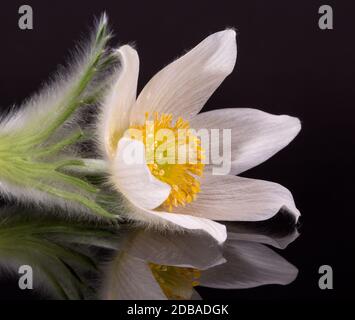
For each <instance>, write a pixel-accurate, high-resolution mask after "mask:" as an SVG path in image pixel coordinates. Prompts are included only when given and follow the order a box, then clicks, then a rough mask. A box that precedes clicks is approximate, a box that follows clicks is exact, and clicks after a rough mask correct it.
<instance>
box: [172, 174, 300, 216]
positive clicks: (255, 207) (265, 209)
mask: <svg viewBox="0 0 355 320" xmlns="http://www.w3.org/2000/svg"><path fill="white" fill-rule="evenodd" d="M280 209H285V210H287V211H288V212H289V213H290V214H293V215H294V219H295V220H296V221H297V219H298V217H299V215H300V212H299V211H298V209H297V208H296V206H295V203H294V200H293V197H292V194H291V192H290V191H289V190H287V189H286V188H285V187H283V186H281V185H279V184H277V183H274V182H270V181H264V180H256V179H248V178H242V177H236V176H229V175H228V176H212V175H206V176H205V177H204V178H203V179H202V181H201V191H200V193H198V195H197V199H196V201H193V202H192V203H190V204H188V205H187V206H186V207H183V208H176V209H174V210H176V211H178V212H181V213H184V214H189V215H192V216H198V217H204V218H208V219H212V220H220V221H261V220H267V219H270V218H271V217H273V216H274V215H276V214H277V213H278V212H279V210H280Z"/></svg>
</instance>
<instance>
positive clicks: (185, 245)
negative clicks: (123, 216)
mask: <svg viewBox="0 0 355 320" xmlns="http://www.w3.org/2000/svg"><path fill="white" fill-rule="evenodd" d="M127 239H128V240H129V242H128V243H127V242H125V247H123V248H122V249H123V250H125V249H126V248H128V250H129V251H128V253H129V254H130V255H131V256H134V257H137V258H140V259H142V260H145V261H150V262H153V263H155V264H160V265H169V266H176V267H189V268H197V269H199V270H203V269H208V268H211V267H213V266H215V265H218V264H221V263H224V262H225V259H224V258H223V256H222V248H221V246H219V245H218V244H217V242H216V241H215V240H214V238H212V237H211V236H209V235H208V234H206V233H193V232H184V233H176V232H169V231H167V232H164V233H162V232H157V231H153V230H142V229H133V230H131V232H129V234H128V237H127Z"/></svg>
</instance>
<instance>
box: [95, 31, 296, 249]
mask: <svg viewBox="0 0 355 320" xmlns="http://www.w3.org/2000/svg"><path fill="white" fill-rule="evenodd" d="M117 54H118V56H119V57H120V61H121V68H120V71H119V73H118V76H117V80H116V82H115V83H114V85H113V86H112V89H111V91H110V92H109V94H108V95H107V97H106V100H105V102H104V103H103V107H102V114H101V117H100V120H99V123H98V133H99V141H100V147H101V149H102V152H103V154H104V155H105V158H106V159H107V161H108V163H109V170H110V181H111V183H112V184H113V185H114V187H115V188H116V190H117V191H118V192H120V193H121V194H122V195H123V196H124V204H125V209H124V210H123V212H122V213H123V214H124V215H125V216H126V217H127V218H128V219H131V220H134V221H139V222H142V223H144V224H146V225H149V226H155V227H157V228H175V229H192V230H203V231H205V232H207V233H209V234H211V235H212V236H213V237H215V238H216V239H217V240H218V241H219V242H223V241H224V240H225V239H226V230H225V227H224V226H223V225H222V224H220V223H217V222H215V221H214V220H221V221H234V220H239V221H259V220H266V219H268V218H270V217H272V216H274V215H275V214H276V213H277V212H278V211H279V210H280V209H285V210H287V211H289V212H290V213H291V214H292V215H293V216H294V218H295V220H297V218H298V216H299V211H298V210H297V208H296V206H295V204H294V200H293V197H292V195H291V193H290V192H289V191H288V190H287V189H286V188H284V187H283V186H281V185H279V184H276V183H273V182H268V181H262V180H254V179H247V178H242V177H238V176H235V175H236V174H240V173H242V172H244V171H246V170H248V169H250V168H252V167H254V166H256V165H258V164H260V163H262V162H263V161H265V160H267V159H268V158H270V157H271V156H272V155H274V154H275V153H276V152H278V151H279V150H281V149H282V148H284V147H285V146H286V145H288V144H289V143H290V141H292V140H293V138H294V137H295V136H296V135H297V134H298V132H299V131H300V128H301V125H300V121H299V120H298V119H297V118H294V117H290V116H287V115H272V114H268V113H265V112H263V111H259V110H255V109H248V108H235V109H223V110H214V111H209V112H203V113H200V111H201V109H202V107H203V106H204V104H205V103H206V101H207V100H208V99H209V97H210V96H211V95H212V94H213V92H214V91H215V90H216V89H217V88H218V87H219V85H220V84H221V83H222V81H223V80H224V79H225V78H226V77H227V76H228V75H229V74H230V73H231V72H232V70H233V68H234V65H235V62H236V57H237V46H236V39H235V31H234V30H231V29H228V30H224V31H221V32H217V33H214V34H212V35H210V36H209V37H207V38H206V39H205V40H203V41H202V42H201V43H200V44H198V45H197V46H196V47H194V48H193V49H192V50H191V51H189V52H187V53H186V54H185V55H183V56H182V57H180V58H179V59H177V60H175V61H174V62H172V63H171V64H169V65H168V66H166V67H165V68H163V69H162V70H161V71H159V72H158V73H157V74H156V75H155V76H154V77H153V78H152V79H151V80H150V81H149V82H148V83H147V84H146V86H145V87H144V89H143V90H142V92H141V93H140V94H139V96H138V98H137V96H136V95H137V81H138V73H139V58H138V54H137V52H136V50H135V49H134V48H132V47H131V46H129V45H124V46H122V47H120V48H119V49H118V50H117ZM146 120H149V121H151V122H152V123H153V124H154V125H155V128H159V129H169V130H171V131H173V132H174V133H175V132H176V130H178V129H179V128H193V129H200V128H206V129H213V128H226V129H231V170H230V173H229V174H228V175H214V174H213V172H212V170H211V165H210V164H206V165H204V164H202V161H198V162H197V163H195V164H190V163H188V164H177V163H176V164H168V165H166V164H165V166H164V165H160V164H159V163H158V162H157V161H155V162H153V163H148V161H142V162H141V163H132V162H131V163H129V161H126V160H125V151H126V150H129V149H132V147H134V149H135V150H136V151H137V150H138V151H137V152H142V153H143V154H145V155H146V154H147V153H146V151H147V150H146V148H147V139H143V140H139V139H135V138H132V137H131V136H130V135H127V132H129V130H132V129H141V130H143V131H144V130H146V129H147V121H146ZM127 130H128V131H127ZM145 138H147V137H146V136H145ZM221 139H222V138H221ZM222 143H223V141H221V144H222ZM153 145H154V146H157V145H159V142H158V141H156V140H154V141H153ZM213 148H214V146H212V147H211V152H213V151H216V150H213ZM201 159H202V157H200V158H198V160H201Z"/></svg>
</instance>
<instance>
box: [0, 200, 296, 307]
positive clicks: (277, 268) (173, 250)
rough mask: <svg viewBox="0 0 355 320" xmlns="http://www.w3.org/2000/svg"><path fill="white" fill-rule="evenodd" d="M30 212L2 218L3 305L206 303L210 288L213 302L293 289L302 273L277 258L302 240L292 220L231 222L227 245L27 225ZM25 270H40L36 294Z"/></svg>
mask: <svg viewBox="0 0 355 320" xmlns="http://www.w3.org/2000/svg"><path fill="white" fill-rule="evenodd" d="M24 210H25V209H19V208H14V207H13V208H10V207H6V208H3V209H2V211H1V216H0V218H1V223H0V235H1V236H0V264H1V267H2V270H1V284H2V285H1V286H0V288H1V291H0V294H1V298H10V299H12V298H34V299H36V298H41V299H118V300H125V299H201V298H202V299H203V298H204V294H203V290H204V288H210V289H209V293H208V295H207V297H208V296H210V295H211V292H213V289H223V290H228V289H247V288H254V287H258V286H263V285H287V284H289V283H291V282H292V281H294V279H295V278H296V277H297V274H298V270H297V268H296V267H295V266H293V265H292V264H291V263H289V262H288V261H286V260H285V259H284V258H283V257H282V256H281V255H280V254H279V253H277V252H276V251H275V250H277V251H280V250H282V249H286V247H287V246H288V245H289V244H290V243H292V242H293V241H294V240H295V239H296V238H297V237H298V235H299V234H298V232H297V230H296V228H295V227H290V226H287V224H285V221H281V223H278V222H277V221H268V222H264V223H262V224H260V223H259V224H255V223H254V224H253V223H228V224H227V230H228V239H227V241H226V243H225V244H224V245H223V246H221V245H219V244H218V243H217V242H216V240H214V239H213V238H211V237H210V236H209V235H208V234H205V233H170V232H164V233H163V232H156V231H154V230H144V229H140V228H137V227H133V226H130V225H127V224H124V225H115V226H113V225H105V224H100V225H98V224H97V223H89V222H83V221H75V220H74V221H72V220H70V222H68V221H65V220H60V219H55V218H53V217H51V216H50V215H49V214H48V213H43V212H28V211H26V213H27V214H26V218H24V216H25V215H23V212H25V211H24ZM282 215H283V214H282V213H279V216H281V217H282ZM28 217H35V219H30V218H28ZM279 220H280V219H279ZM287 229H288V230H287ZM280 231H283V234H281V233H280ZM23 265H26V266H30V267H31V268H32V270H33V275H32V277H31V280H32V282H33V283H32V286H33V290H28V289H27V290H21V289H20V288H19V282H21V281H23V280H24V279H25V278H26V276H30V275H29V274H23V273H22V274H21V273H19V268H20V266H23ZM23 277H25V278H23ZM21 279H22V280H21ZM24 281H25V283H26V282H28V279H25V280H24Z"/></svg>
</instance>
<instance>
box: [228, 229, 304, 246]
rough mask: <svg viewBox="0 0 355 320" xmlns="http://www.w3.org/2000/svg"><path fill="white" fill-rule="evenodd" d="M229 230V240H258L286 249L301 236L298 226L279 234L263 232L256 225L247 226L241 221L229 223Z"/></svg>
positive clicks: (258, 241)
mask: <svg viewBox="0 0 355 320" xmlns="http://www.w3.org/2000/svg"><path fill="white" fill-rule="evenodd" d="M227 230H228V242H230V241H234V240H242V241H249V242H257V243H263V244H268V245H270V246H273V247H275V248H278V249H285V248H286V247H287V246H288V245H289V244H290V243H292V242H293V241H295V240H296V239H297V238H298V236H299V233H298V231H297V228H293V229H292V231H290V232H288V233H286V234H284V235H279V234H277V233H271V232H262V231H260V230H257V229H256V228H255V227H254V228H253V226H252V225H249V226H246V225H243V224H240V223H227Z"/></svg>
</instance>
